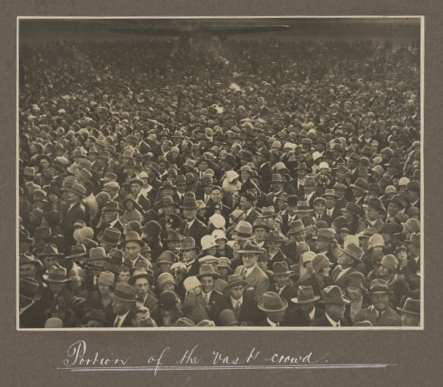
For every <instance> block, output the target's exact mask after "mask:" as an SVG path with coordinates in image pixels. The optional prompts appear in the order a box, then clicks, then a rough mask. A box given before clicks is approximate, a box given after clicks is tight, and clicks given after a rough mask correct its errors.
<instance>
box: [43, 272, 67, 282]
mask: <svg viewBox="0 0 443 387" xmlns="http://www.w3.org/2000/svg"><path fill="white" fill-rule="evenodd" d="M43 279H44V280H45V281H46V282H53V283H55V284H63V283H66V282H68V281H69V278H66V279H64V280H54V279H51V278H49V275H48V274H43Z"/></svg>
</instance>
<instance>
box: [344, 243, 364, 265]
mask: <svg viewBox="0 0 443 387" xmlns="http://www.w3.org/2000/svg"><path fill="white" fill-rule="evenodd" d="M340 250H341V251H342V252H343V253H344V254H346V255H348V256H349V257H351V258H352V259H355V260H356V261H358V262H361V257H362V256H363V250H362V249H361V248H360V247H358V246H357V245H355V244H354V243H349V244H348V245H346V247H345V248H344V249H342V248H340Z"/></svg>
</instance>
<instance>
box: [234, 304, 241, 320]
mask: <svg viewBox="0 0 443 387" xmlns="http://www.w3.org/2000/svg"><path fill="white" fill-rule="evenodd" d="M240 307H241V304H240V301H237V302H236V304H235V307H234V314H235V317H236V318H237V319H239V318H240Z"/></svg>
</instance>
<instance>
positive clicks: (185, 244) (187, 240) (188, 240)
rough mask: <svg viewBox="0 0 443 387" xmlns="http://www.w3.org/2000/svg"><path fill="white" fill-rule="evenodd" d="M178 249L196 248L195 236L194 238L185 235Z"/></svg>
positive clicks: (188, 249)
mask: <svg viewBox="0 0 443 387" xmlns="http://www.w3.org/2000/svg"><path fill="white" fill-rule="evenodd" d="M177 250H180V251H190V250H196V246H195V240H194V238H192V237H184V238H183V240H182V245H181V247H178V248H177Z"/></svg>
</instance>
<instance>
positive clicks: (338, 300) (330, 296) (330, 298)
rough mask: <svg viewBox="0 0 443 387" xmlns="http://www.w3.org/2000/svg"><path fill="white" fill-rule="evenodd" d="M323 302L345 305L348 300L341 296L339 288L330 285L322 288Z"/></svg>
mask: <svg viewBox="0 0 443 387" xmlns="http://www.w3.org/2000/svg"><path fill="white" fill-rule="evenodd" d="M323 295H324V299H323V301H324V303H325V304H326V305H347V304H349V303H350V301H349V300H348V299H346V298H344V297H343V293H342V291H341V289H340V288H339V287H338V286H337V285H330V286H327V287H326V288H324V289H323Z"/></svg>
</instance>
